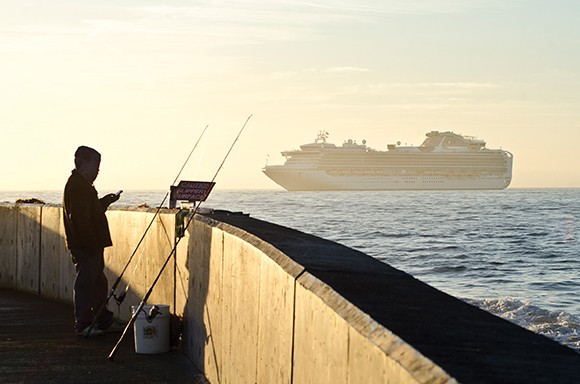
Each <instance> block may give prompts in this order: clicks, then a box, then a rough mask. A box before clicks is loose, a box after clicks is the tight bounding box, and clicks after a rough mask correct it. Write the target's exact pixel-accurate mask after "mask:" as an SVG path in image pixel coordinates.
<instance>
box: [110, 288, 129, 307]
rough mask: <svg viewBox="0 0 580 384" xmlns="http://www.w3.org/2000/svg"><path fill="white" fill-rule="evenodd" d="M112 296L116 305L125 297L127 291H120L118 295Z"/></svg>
mask: <svg viewBox="0 0 580 384" xmlns="http://www.w3.org/2000/svg"><path fill="white" fill-rule="evenodd" d="M113 297H114V298H115V301H116V302H117V305H121V303H123V300H125V297H127V291H123V292H121V294H120V295H119V296H117V295H115V294H113Z"/></svg>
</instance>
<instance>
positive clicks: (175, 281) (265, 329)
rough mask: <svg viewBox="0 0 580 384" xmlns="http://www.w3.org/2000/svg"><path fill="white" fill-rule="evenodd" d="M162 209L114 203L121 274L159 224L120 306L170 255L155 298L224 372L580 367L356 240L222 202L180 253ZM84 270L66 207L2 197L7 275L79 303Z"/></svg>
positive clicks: (467, 373) (218, 373)
mask: <svg viewBox="0 0 580 384" xmlns="http://www.w3.org/2000/svg"><path fill="white" fill-rule="evenodd" d="M155 212H156V210H152V209H112V210H109V211H108V212H107V217H108V219H109V224H110V227H111V233H112V236H113V242H114V246H113V247H110V248H107V250H106V252H105V262H106V274H107V276H108V278H109V283H110V284H112V283H113V281H115V279H116V277H117V276H118V275H119V274H120V273H121V272H122V271H123V268H124V266H125V264H126V263H127V260H129V258H130V257H131V256H132V254H133V251H134V250H135V248H136V246H137V244H138V243H139V241H140V240H141V238H142V235H143V233H144V232H145V230H146V228H147V227H148V226H149V225H151V227H150V229H149V231H148V233H147V236H146V237H145V238H144V239H143V241H142V244H141V246H140V247H139V249H138V250H137V252H136V253H135V254H134V255H133V256H132V257H133V260H132V262H131V263H130V265H129V267H128V268H127V269H126V272H125V273H124V274H123V279H122V281H121V283H120V284H119V288H118V289H117V293H120V292H122V290H123V289H125V287H127V292H128V296H127V299H126V300H125V302H124V303H123V304H122V305H121V306H120V307H119V308H115V307H116V305H115V304H114V303H113V304H112V305H111V306H112V307H113V308H112V309H113V310H114V311H117V310H118V311H119V315H120V317H121V318H124V319H129V318H130V315H131V313H130V306H131V305H137V304H138V303H139V302H140V301H141V298H142V297H143V295H144V294H145V292H146V291H147V290H148V288H149V287H150V285H151V283H152V282H153V280H154V279H155V277H156V276H157V274H158V272H159V271H160V270H161V267H162V265H163V264H164V263H165V262H166V260H169V263H168V264H167V266H166V268H165V269H164V271H163V274H162V275H161V278H160V280H159V281H158V283H157V285H156V286H155V289H154V290H153V294H152V295H151V296H150V299H149V300H148V302H149V303H151V304H153V303H155V304H169V305H170V306H171V307H172V310H173V312H174V313H175V314H176V315H178V316H179V317H181V318H182V319H183V334H182V347H183V350H184V351H185V353H187V354H188V355H189V356H190V358H191V359H192V361H193V362H194V364H195V365H196V366H197V368H199V369H200V370H201V371H202V372H203V373H204V374H205V376H206V377H207V378H208V380H209V381H210V382H212V383H317V384H318V383H365V384H366V383H398V384H404V383H455V382H457V380H456V379H455V378H458V379H459V380H460V381H461V382H463V383H483V382H506V383H508V382H514V383H519V382H529V383H535V382H538V383H540V382H542V383H543V382H546V383H553V382H574V381H566V380H576V379H577V378H578V377H579V376H580V364H578V362H580V359H579V356H580V355H578V354H576V353H575V352H574V351H572V350H570V349H569V348H566V347H563V346H561V345H559V344H557V343H555V342H553V341H552V340H549V339H547V338H544V337H541V336H538V335H535V334H533V333H531V332H529V331H526V330H524V329H521V328H519V327H517V326H515V325H513V324H511V323H508V322H507V321H504V320H502V319H499V318H496V317H494V316H492V315H490V314H488V313H485V312H483V311H481V310H479V309H477V308H475V307H472V306H469V305H468V304H465V303H463V302H461V301H459V300H457V299H455V298H452V297H450V296H448V295H445V294H444V293H442V292H439V291H437V290H435V289H434V288H432V287H429V286H427V285H426V284H423V283H421V282H419V281H417V280H416V279H414V278H413V277H412V276H410V275H407V274H405V273H404V272H402V271H398V270H396V269H394V268H392V267H390V266H387V265H386V264H384V263H381V262H379V261H377V260H375V259H373V258H371V257H369V256H367V255H364V254H362V253H360V252H357V251H354V250H352V249H350V248H347V247H344V246H341V245H339V244H336V243H333V242H329V241H326V240H323V239H320V238H317V237H314V236H311V235H307V234H303V233H301V232H298V231H293V230H291V229H289V228H284V227H279V226H276V225H274V224H270V223H265V222H263V221H259V220H255V219H249V218H246V217H244V216H236V215H227V214H226V215H218V214H216V215H206V216H201V215H197V216H196V217H195V220H193V221H192V222H191V223H190V224H189V225H188V227H187V231H186V232H185V234H184V237H183V238H181V240H179V241H178V244H177V247H176V252H175V253H172V250H173V248H174V246H175V245H176V241H177V240H176V237H175V234H176V223H177V221H178V220H177V213H178V211H177V210H168V209H164V210H162V211H161V213H160V214H159V215H158V216H156V215H155ZM73 281H74V267H73V265H72V262H71V261H70V257H69V254H68V251H67V250H66V247H65V242H64V231H63V224H62V209H61V207H60V206H56V205H44V206H39V205H0V287H1V286H3V287H11V288H16V289H19V290H23V291H29V292H34V293H37V294H40V295H43V296H46V297H49V298H54V299H58V300H64V301H69V302H70V301H71V299H72V292H71V289H72V286H73ZM355 304H356V305H355ZM361 308H363V309H364V310H363V309H361ZM72 322H73V319H72V318H71V325H72ZM409 343H413V346H411V345H410V344H409ZM418 350H421V351H422V352H421V353H420V352H418ZM426 356H429V358H427V357H426ZM434 362H437V363H434ZM441 367H445V370H444V369H442V368H441ZM448 372H450V373H451V375H452V376H453V377H452V376H451V375H450V374H449V373H448ZM555 378H557V379H558V380H559V381H558V380H555Z"/></svg>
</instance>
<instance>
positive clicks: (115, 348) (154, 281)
mask: <svg viewBox="0 0 580 384" xmlns="http://www.w3.org/2000/svg"><path fill="white" fill-rule="evenodd" d="M251 117H252V115H250V116H248V118H247V119H246V121H245V123H244V125H243V126H242V128H241V129H240V132H238V135H237V136H236V139H235V140H234V142H233V143H232V145H231V146H230V149H229V150H228V152H227V153H226V156H225V157H224V159H223V161H222V163H221V164H220V166H219V168H218V170H217V171H216V173H215V175H214V176H213V178H212V179H211V182H210V184H212V183H213V182H214V181H215V179H216V177H217V175H218V174H219V172H220V170H221V169H222V167H223V165H224V163H225V162H226V159H227V158H228V156H229V155H230V152H231V151H232V149H233V148H234V145H235V144H236V142H237V141H238V138H239V137H240V135H241V134H242V132H243V131H244V128H246V125H247V124H248V121H249V120H250V118H251ZM209 192H210V191H207V192H206V193H205V195H204V196H203V198H202V199H201V200H200V202H199V203H198V204H197V205H196V206H195V208H194V210H193V212H192V214H191V220H189V221H188V222H187V225H186V226H185V228H184V232H185V231H187V228H188V227H189V225H190V224H191V223H192V222H193V221H194V217H195V214H196V213H197V210H198V208H199V206H200V205H201V201H205V199H206V198H207V196H208V195H209ZM181 239H183V237H179V238H178V239H177V241H176V242H175V245H174V246H173V249H172V250H171V252H170V253H169V255H168V256H167V258H166V259H165V262H164V263H163V265H162V266H161V270H160V271H159V273H158V274H157V276H156V277H155V280H153V283H152V284H151V287H149V289H148V290H147V292H146V293H145V296H143V299H142V300H141V302H140V303H139V306H138V307H137V309H136V310H134V312H133V315H132V316H131V320H129V322H128V323H127V325H126V326H125V329H124V330H123V333H122V334H121V337H119V340H117V344H115V346H114V347H113V349H112V350H111V353H110V354H109V356H108V357H107V358H108V359H109V360H110V361H113V360H114V359H115V355H116V354H117V349H118V348H119V346H120V345H121V342H122V341H123V339H124V338H125V335H126V334H127V331H128V330H129V328H131V327H132V326H133V324H134V323H135V321H136V319H137V316H138V315H139V313H140V312H141V311H142V310H143V307H144V306H145V303H146V302H147V299H149V296H151V293H152V292H153V288H154V287H155V285H156V284H157V281H158V280H159V278H160V277H161V275H162V274H163V271H164V270H165V267H166V266H167V264H168V263H169V260H171V258H172V256H173V255H174V254H175V251H176V250H177V246H178V245H179V242H180V241H181Z"/></svg>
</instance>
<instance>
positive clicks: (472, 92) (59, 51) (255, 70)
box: [0, 0, 580, 191]
mask: <svg viewBox="0 0 580 384" xmlns="http://www.w3.org/2000/svg"><path fill="white" fill-rule="evenodd" d="M0 7H1V10H0V190H31V189H35V190H53V189H62V188H63V186H64V183H65V182H66V179H67V178H68V176H69V174H70V170H71V169H72V168H73V154H74V151H75V150H76V148H77V147H78V146H79V145H88V146H92V147H94V148H96V149H97V150H99V151H100V152H101V154H102V156H103V161H102V163H101V174H100V175H99V178H98V179H97V182H96V186H97V189H98V190H99V191H106V190H116V189H125V190H130V189H166V188H167V187H168V186H169V184H170V183H171V182H172V181H173V179H174V178H175V176H176V174H177V172H178V171H179V168H180V167H181V165H182V163H183V161H184V160H185V158H186V157H187V155H188V153H189V151H190V150H191V148H192V147H193V145H194V143H195V141H196V140H197V138H198V136H199V134H200V133H201V131H202V129H203V127H204V126H206V125H209V129H208V132H207V134H206V136H205V140H203V142H202V144H201V145H200V146H199V147H198V149H197V150H196V152H195V155H194V157H193V158H192V160H191V161H190V164H189V166H188V167H187V168H186V170H185V172H184V174H183V176H182V177H181V179H186V180H197V179H199V180H211V178H212V177H213V176H214V174H215V172H216V170H217V168H218V167H219V165H220V163H221V161H222V159H223V157H224V156H225V154H226V152H227V150H228V148H229V147H230V145H231V144H232V142H233V140H234V138H235V136H236V135H237V132H238V130H239V129H240V128H241V126H242V124H243V123H244V121H245V119H246V118H247V117H248V116H249V115H250V114H253V117H252V119H251V120H250V122H249V123H248V126H247V127H246V130H245V131H244V133H243V134H242V136H241V137H240V139H239V141H238V143H237V144H236V147H235V148H234V149H233V150H232V153H231V155H230V157H229V158H228V160H227V162H226V164H225V166H224V168H223V169H222V171H221V172H220V174H219V175H218V177H217V179H216V181H217V186H216V188H222V189H225V188H227V189H235V188H279V187H278V186H277V185H276V184H275V183H274V182H272V181H270V180H269V179H268V178H267V177H266V176H265V175H263V174H262V172H261V168H262V167H263V166H264V165H265V164H266V161H268V162H269V164H277V163H282V162H283V158H282V157H281V156H280V151H282V150H286V149H293V148H298V147H299V145H301V144H305V143H309V142H312V141H313V140H314V138H315V136H316V132H317V131H318V130H326V131H328V132H329V133H330V139H329V141H331V142H334V143H336V144H341V143H342V142H343V141H344V140H346V139H349V138H352V139H354V140H357V141H358V142H361V141H362V140H363V139H366V140H367V144H368V145H369V146H371V147H373V148H375V149H386V146H387V144H390V143H395V142H397V141H401V142H402V143H408V144H414V145H419V144H420V143H421V142H422V141H423V139H424V137H425V133H426V132H428V131H431V130H441V131H445V130H450V131H454V132H456V133H463V134H466V135H472V136H477V137H479V138H480V139H484V140H486V141H487V144H488V147H489V148H500V147H501V148H503V149H507V150H509V151H510V152H512V153H513V154H514V177H513V182H512V187H580V1H578V0H568V1H566V0H552V1H545V0H529V1H528V0H441V1H438V0H396V1H394V0H356V1H346V0H339V1H322V0H308V1H302V0H268V1H254V0H245V1H235V0H230V1H219V0H214V1H210V0H207V1H177V0H165V1H145V0H68V1H64V0H51V1H27V0H2V2H1V3H0ZM268 155H269V157H268Z"/></svg>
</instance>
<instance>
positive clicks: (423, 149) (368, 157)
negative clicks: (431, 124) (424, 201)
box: [262, 131, 513, 191]
mask: <svg viewBox="0 0 580 384" xmlns="http://www.w3.org/2000/svg"><path fill="white" fill-rule="evenodd" d="M426 136H427V138H426V139H425V141H423V143H422V144H421V145H420V146H418V147H416V146H406V145H405V146H402V145H401V143H400V142H399V143H397V144H389V145H388V146H387V150H386V151H380V150H375V149H372V148H370V147H368V146H367V145H366V140H363V141H362V143H361V144H357V143H356V142H355V141H353V140H351V139H349V140H347V141H345V142H344V143H343V144H342V146H337V145H334V144H332V143H330V142H328V141H327V139H328V132H326V131H320V132H318V135H317V137H316V140H315V141H314V143H310V144H304V145H302V146H300V149H298V150H291V151H283V152H282V156H284V157H285V158H286V162H285V163H284V165H266V166H265V167H264V168H263V169H262V171H263V172H264V173H265V174H266V176H268V177H269V178H270V179H272V180H273V181H274V182H276V183H277V184H279V185H280V186H282V187H283V188H285V189H287V190H288V191H355V190H361V191H363V190H367V191H368V190H421V189H429V190H437V189H504V188H506V187H507V186H508V185H509V184H510V182H511V179H512V162H513V155H512V154H511V153H510V152H508V151H504V150H502V149H487V148H486V143H485V141H483V140H479V139H477V138H475V137H472V136H463V135H459V134H456V133H453V132H439V131H431V132H429V133H427V134H426Z"/></svg>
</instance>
